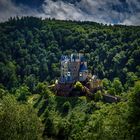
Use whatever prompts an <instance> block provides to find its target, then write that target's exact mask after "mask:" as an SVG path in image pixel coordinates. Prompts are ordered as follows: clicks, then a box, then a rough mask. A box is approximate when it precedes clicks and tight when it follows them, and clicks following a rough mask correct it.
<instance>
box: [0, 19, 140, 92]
mask: <svg viewBox="0 0 140 140" xmlns="http://www.w3.org/2000/svg"><path fill="white" fill-rule="evenodd" d="M0 32H1V36H0V47H1V52H0V56H1V58H0V75H2V76H1V77H0V83H2V84H3V85H4V86H5V87H6V88H7V89H10V90H11V89H12V88H16V87H18V86H20V85H22V84H23V83H25V84H27V85H28V86H29V88H30V91H34V88H35V86H36V85H37V83H38V82H43V81H48V82H50V81H51V80H54V79H55V78H57V77H59V76H60V69H59V68H60V63H59V60H60V57H61V55H62V53H63V54H69V53H72V52H74V51H77V52H80V51H82V52H83V53H86V55H87V56H88V59H87V61H88V67H89V68H90V69H91V71H92V72H93V73H95V74H97V75H98V76H99V78H101V79H102V78H104V77H106V78H107V79H109V80H111V81H112V80H113V78H114V77H118V78H119V79H120V81H121V82H122V83H123V84H124V83H126V82H127V80H128V83H127V86H126V88H128V87H129V84H132V83H133V82H132V81H133V78H129V77H131V76H130V75H129V72H133V74H134V75H135V76H136V77H137V76H139V75H140V69H139V64H140V59H139V58H140V53H139V52H140V50H139V37H140V28H139V26H135V27H133V26H107V25H102V24H97V23H93V22H73V21H59V20H54V19H53V20H50V19H45V20H41V19H39V18H34V17H22V18H21V19H19V18H17V19H16V18H13V19H10V20H9V21H8V22H6V23H0ZM128 34H129V36H128ZM132 77H133V75H132ZM130 79H131V80H130Z"/></svg>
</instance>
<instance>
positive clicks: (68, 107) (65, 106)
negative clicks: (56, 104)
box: [63, 101, 71, 113]
mask: <svg viewBox="0 0 140 140" xmlns="http://www.w3.org/2000/svg"><path fill="white" fill-rule="evenodd" d="M70 108H71V105H70V102H68V101H67V102H65V103H64V104H63V112H64V113H68V112H69V110H70Z"/></svg>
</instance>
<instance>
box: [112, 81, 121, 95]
mask: <svg viewBox="0 0 140 140" xmlns="http://www.w3.org/2000/svg"><path fill="white" fill-rule="evenodd" d="M112 87H113V88H114V89H115V93H116V94H117V95H118V94H121V93H122V91H123V86H122V83H121V81H120V80H119V79H118V78H114V80H113V83H112Z"/></svg>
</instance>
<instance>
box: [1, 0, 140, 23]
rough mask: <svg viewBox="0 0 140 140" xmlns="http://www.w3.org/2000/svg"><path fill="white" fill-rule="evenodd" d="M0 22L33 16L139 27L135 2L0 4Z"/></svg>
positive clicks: (138, 6) (138, 3) (95, 0)
mask: <svg viewBox="0 0 140 140" xmlns="http://www.w3.org/2000/svg"><path fill="white" fill-rule="evenodd" d="M0 7H2V9H0V21H3V20H7V19H8V18H9V17H10V16H17V15H18V16H37V17H42V18H48V17H50V18H56V19H61V20H78V21H79V20H81V21H94V22H100V23H105V24H112V23H113V24H114V23H116V24H126V25H140V1H139V0H133V1H132V0H81V1H80V2H75V3H74V4H71V3H69V2H64V1H62V0H57V1H52V0H45V1H44V3H42V6H41V9H40V10H39V11H38V10H37V9H31V8H29V7H27V6H25V5H18V6H17V5H16V4H14V3H12V2H11V0H0Z"/></svg>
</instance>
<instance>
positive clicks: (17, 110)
mask: <svg viewBox="0 0 140 140" xmlns="http://www.w3.org/2000/svg"><path fill="white" fill-rule="evenodd" d="M0 104H1V107H0V139H2V140H13V139H15V140H25V139H30V140H36V139H40V138H41V131H42V125H41V122H40V120H39V118H38V117H37V115H36V112H35V111H34V109H33V108H32V107H31V106H29V105H22V104H19V103H18V102H17V101H16V99H15V97H14V96H11V95H7V96H5V97H3V100H0Z"/></svg>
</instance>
